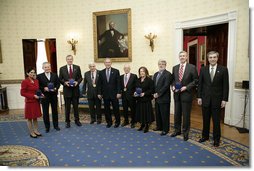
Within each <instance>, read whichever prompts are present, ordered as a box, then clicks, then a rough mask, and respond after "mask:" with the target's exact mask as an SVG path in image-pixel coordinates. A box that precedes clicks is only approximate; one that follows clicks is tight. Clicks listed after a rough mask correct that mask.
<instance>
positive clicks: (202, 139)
mask: <svg viewBox="0 0 254 171" xmlns="http://www.w3.org/2000/svg"><path fill="white" fill-rule="evenodd" d="M207 140H209V138H203V137H202V138H200V139H199V140H198V142H200V143H202V142H205V141H207Z"/></svg>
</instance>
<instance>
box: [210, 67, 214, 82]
mask: <svg viewBox="0 0 254 171" xmlns="http://www.w3.org/2000/svg"><path fill="white" fill-rule="evenodd" d="M210 77H211V81H212V82H213V77H214V68H213V67H212V68H211V72H210Z"/></svg>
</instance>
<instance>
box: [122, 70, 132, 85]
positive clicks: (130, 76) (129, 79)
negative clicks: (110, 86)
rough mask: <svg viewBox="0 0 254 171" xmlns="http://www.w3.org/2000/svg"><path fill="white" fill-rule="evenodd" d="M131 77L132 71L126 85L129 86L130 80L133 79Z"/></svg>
mask: <svg viewBox="0 0 254 171" xmlns="http://www.w3.org/2000/svg"><path fill="white" fill-rule="evenodd" d="M131 79H132V74H131V73H130V77H129V79H128V80H127V84H126V87H127V86H128V84H129V82H130V81H131ZM123 80H124V77H123ZM123 82H124V81H123Z"/></svg>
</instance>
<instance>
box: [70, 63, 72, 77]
mask: <svg viewBox="0 0 254 171" xmlns="http://www.w3.org/2000/svg"><path fill="white" fill-rule="evenodd" d="M69 76H70V78H72V68H71V65H70V69H69Z"/></svg>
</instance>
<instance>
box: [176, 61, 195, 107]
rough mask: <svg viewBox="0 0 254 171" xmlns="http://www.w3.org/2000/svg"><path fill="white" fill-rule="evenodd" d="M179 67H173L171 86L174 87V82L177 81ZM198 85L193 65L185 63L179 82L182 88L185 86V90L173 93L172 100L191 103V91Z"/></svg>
mask: <svg viewBox="0 0 254 171" xmlns="http://www.w3.org/2000/svg"><path fill="white" fill-rule="evenodd" d="M179 67H180V64H178V65H176V66H174V67H173V72H172V74H173V85H175V83H176V82H180V81H179ZM197 83H198V73H197V69H196V67H195V66H194V65H192V64H189V63H187V64H186V67H185V70H184V74H183V78H182V81H181V84H182V86H186V87H187V90H185V91H184V92H181V93H180V92H174V100H175V101H179V100H181V101H182V102H191V101H192V90H193V89H194V88H195V87H196V85H197Z"/></svg>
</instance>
